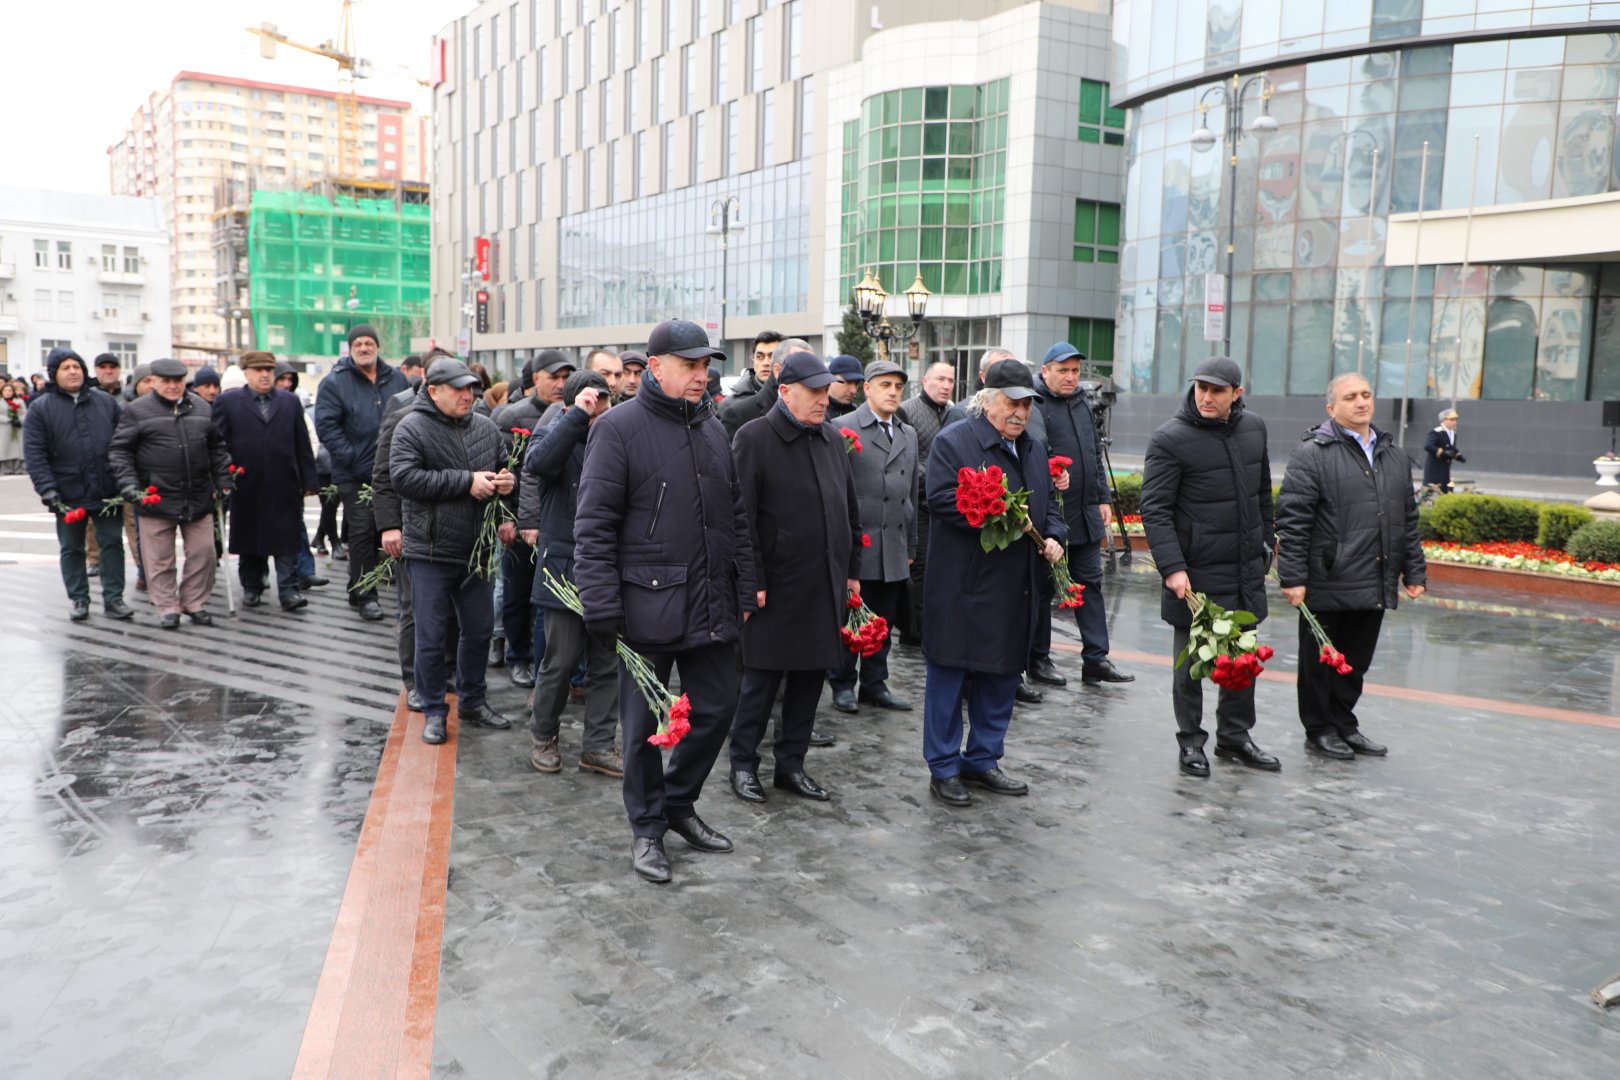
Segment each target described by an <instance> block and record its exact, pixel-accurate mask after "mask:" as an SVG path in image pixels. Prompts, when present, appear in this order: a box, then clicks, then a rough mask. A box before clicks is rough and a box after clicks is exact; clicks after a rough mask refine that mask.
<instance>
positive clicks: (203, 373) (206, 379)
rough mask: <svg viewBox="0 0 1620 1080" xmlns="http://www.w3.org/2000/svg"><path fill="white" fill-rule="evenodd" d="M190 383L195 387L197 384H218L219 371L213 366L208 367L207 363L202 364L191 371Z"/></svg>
mask: <svg viewBox="0 0 1620 1080" xmlns="http://www.w3.org/2000/svg"><path fill="white" fill-rule="evenodd" d="M191 385H192V386H194V387H197V386H218V385H219V372H217V371H215V370H214V369H213V368H211V367H209V366H208V365H207V364H204V365H203V366H202V367H200V368H198V369H197V370H196V371H194V372H193V373H192V375H191Z"/></svg>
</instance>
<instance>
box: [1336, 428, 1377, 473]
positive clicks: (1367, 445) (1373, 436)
mask: <svg viewBox="0 0 1620 1080" xmlns="http://www.w3.org/2000/svg"><path fill="white" fill-rule="evenodd" d="M1344 430H1345V431H1346V432H1347V433H1348V434H1349V436H1350V437H1351V438H1352V439H1354V440H1356V445H1357V446H1359V447H1361V452H1362V453H1363V454H1366V455H1367V464H1369V465H1371V464H1372V463H1373V445H1374V444H1375V443H1377V442H1378V432H1376V431H1374V430H1373V429H1372V428H1368V429H1367V437H1366V438H1365V439H1363V438H1362V437H1361V436H1360V435H1357V434H1356V433H1355V432H1353V431H1351V430H1350V429H1349V428H1345V429H1344Z"/></svg>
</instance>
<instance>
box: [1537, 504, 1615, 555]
mask: <svg viewBox="0 0 1620 1080" xmlns="http://www.w3.org/2000/svg"><path fill="white" fill-rule="evenodd" d="M1594 520H1595V519H1594V518H1593V517H1592V511H1590V510H1588V509H1587V508H1586V507H1584V506H1576V505H1575V504H1574V503H1543V504H1542V506H1541V525H1540V527H1539V528H1538V529H1537V530H1536V544H1537V545H1539V546H1540V547H1544V548H1557V549H1558V550H1559V551H1563V550H1565V549H1566V548H1567V547H1568V546H1569V538H1570V537H1571V536H1573V535H1575V532H1576V530H1578V529H1580V528H1581V527H1582V526H1583V525H1590V524H1592V522H1593V521H1594ZM1605 561H1607V560H1605Z"/></svg>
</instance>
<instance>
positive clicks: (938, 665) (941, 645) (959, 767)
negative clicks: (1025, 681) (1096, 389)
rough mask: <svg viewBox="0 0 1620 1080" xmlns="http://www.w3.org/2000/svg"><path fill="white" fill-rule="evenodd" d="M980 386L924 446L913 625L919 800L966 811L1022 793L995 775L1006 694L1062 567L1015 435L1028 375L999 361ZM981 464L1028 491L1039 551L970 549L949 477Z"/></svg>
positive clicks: (1058, 535)
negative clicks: (921, 599)
mask: <svg viewBox="0 0 1620 1080" xmlns="http://www.w3.org/2000/svg"><path fill="white" fill-rule="evenodd" d="M868 376H870V369H868ZM984 385H985V388H984V389H983V390H982V391H980V392H979V393H978V394H975V395H974V397H973V400H972V402H971V403H970V404H969V406H968V413H969V417H968V419H967V420H964V421H963V422H961V423H958V424H952V425H951V426H950V427H948V428H946V429H945V430H944V431H941V432H940V433H939V436H938V437H937V438H936V439H935V440H934V448H933V451H932V452H931V453H930V454H929V457H928V478H927V481H926V488H925V490H926V493H927V495H926V497H927V499H928V510H929V515H930V522H931V527H932V530H933V535H932V536H930V537H929V544H928V550H929V557H930V559H931V560H932V562H933V565H932V566H930V567H929V569H928V580H927V588H928V599H927V601H926V605H927V609H928V621H926V622H925V623H923V646H922V648H923V658H924V659H925V660H927V661H928V683H927V689H926V690H925V691H924V702H923V755H924V757H925V758H926V759H927V761H928V772H929V776H930V780H929V784H928V790H929V793H930V794H931V795H933V796H934V798H936V799H938V800H940V801H941V802H943V803H946V804H947V805H949V806H966V805H968V804H969V803H971V802H972V801H973V797H972V796H971V795H970V794H968V791H967V788H966V787H965V786H964V785H966V784H974V785H976V786H978V787H981V788H983V789H985V790H986V791H989V792H991V793H993V794H996V795H1025V794H1028V792H1029V786H1028V785H1027V784H1025V783H1024V782H1023V781H1022V780H1014V779H1012V778H1011V777H1009V776H1007V774H1006V773H1004V772H1002V771H1001V765H1000V761H1001V756H1002V751H1003V748H1004V743H1005V741H1006V734H1007V726H1008V724H1009V723H1010V722H1011V720H1012V710H1013V694H1014V693H1015V692H1016V690H1017V688H1018V680H1019V675H1020V673H1021V672H1022V671H1023V669H1024V664H1025V663H1026V662H1027V661H1028V659H1029V648H1030V644H1031V642H1032V641H1033V640H1034V638H1035V621H1036V614H1037V609H1038V607H1039V606H1040V594H1041V590H1042V587H1043V583H1044V582H1046V581H1047V580H1049V579H1050V578H1051V569H1050V568H1049V567H1048V566H1047V565H1046V563H1047V562H1056V561H1057V560H1058V559H1060V558H1062V557H1063V541H1064V539H1065V538H1066V536H1067V526H1066V525H1065V524H1064V521H1063V515H1062V514H1060V513H1059V512H1058V508H1057V492H1056V490H1055V489H1054V487H1053V483H1052V478H1051V475H1050V473H1049V471H1048V469H1047V462H1046V449H1045V448H1044V447H1043V446H1041V444H1040V443H1039V442H1038V441H1036V440H1035V439H1033V438H1031V437H1030V435H1029V433H1028V431H1027V430H1026V427H1027V425H1028V422H1029V414H1030V408H1031V404H1032V402H1033V401H1034V399H1035V398H1036V397H1037V396H1038V395H1037V394H1036V392H1035V384H1034V380H1033V379H1032V378H1031V377H1030V374H1029V369H1028V368H1027V367H1025V366H1024V365H1023V364H1022V363H1020V362H1019V361H1017V360H1002V361H999V362H997V363H994V364H991V365H990V367H989V368H988V369H986V370H985V372H984ZM989 465H995V466H997V467H999V468H1000V469H1001V471H1002V474H1003V475H1004V476H1005V477H1006V482H1007V488H1008V490H1009V491H1028V492H1029V503H1028V511H1029V520H1030V522H1031V523H1032V524H1033V525H1034V526H1035V528H1036V529H1037V530H1038V531H1039V532H1040V534H1041V536H1042V538H1043V539H1042V543H1041V544H1040V545H1039V546H1037V545H1036V544H1035V542H1034V541H1033V540H1032V539H1030V538H1028V537H1020V538H1018V539H1017V540H1015V541H1013V543H1012V544H1010V545H1009V546H1007V547H1005V548H997V549H995V550H993V551H985V550H984V548H983V547H982V546H980V543H979V530H978V529H976V528H974V527H973V525H972V524H971V523H970V522H969V521H968V520H967V518H966V517H964V516H963V514H962V511H961V510H959V509H958V508H957V505H956V485H957V474H958V471H959V470H961V469H979V468H983V467H985V466H989ZM1042 560H1045V562H1043V561H1042ZM1086 600H1087V602H1088V603H1089V602H1090V597H1089V596H1088V597H1087V598H1086ZM964 703H965V704H966V705H967V713H968V729H969V730H968V735H967V749H966V750H965V751H964V750H963V747H962V706H963V704H964Z"/></svg>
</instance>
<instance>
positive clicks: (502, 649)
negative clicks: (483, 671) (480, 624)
mask: <svg viewBox="0 0 1620 1080" xmlns="http://www.w3.org/2000/svg"><path fill="white" fill-rule="evenodd" d="M489 666H490V667H505V666H506V639H505V638H503V637H498V638H491V639H490V641H489Z"/></svg>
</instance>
